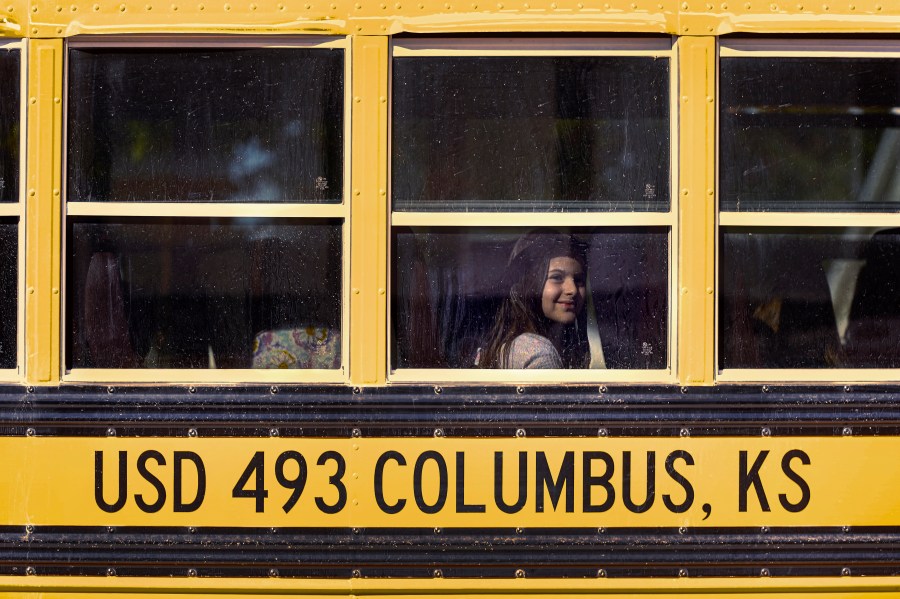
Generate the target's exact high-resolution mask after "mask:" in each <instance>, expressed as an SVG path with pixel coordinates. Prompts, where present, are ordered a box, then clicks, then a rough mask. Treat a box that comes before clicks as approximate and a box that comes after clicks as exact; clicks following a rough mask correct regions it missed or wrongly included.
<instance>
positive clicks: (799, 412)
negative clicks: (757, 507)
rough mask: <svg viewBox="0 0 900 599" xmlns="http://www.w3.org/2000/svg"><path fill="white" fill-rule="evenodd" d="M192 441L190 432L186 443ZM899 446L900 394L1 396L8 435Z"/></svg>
mask: <svg viewBox="0 0 900 599" xmlns="http://www.w3.org/2000/svg"><path fill="white" fill-rule="evenodd" d="M191 429H193V432H190V431H191ZM436 429H440V433H441V434H443V435H445V436H448V437H454V436H460V437H473V436H474V437H509V436H513V435H515V434H516V433H517V431H518V430H519V429H522V430H524V431H525V433H526V434H527V435H528V436H545V435H546V436H597V435H608V436H612V437H616V436H663V437H670V436H687V435H689V436H760V435H772V436H809V435H816V436H834V435H900V386H859V387H853V388H850V387H840V386H817V387H798V386H778V387H776V386H771V387H770V386H760V385H719V386H715V387H690V388H680V387H672V386H655V387H635V386H618V387H608V388H607V387H599V386H584V385H571V386H570V385H565V386H537V385H536V386H522V387H515V386H508V385H507V386H503V385H495V386H444V387H433V386H421V385H415V386H413V385H410V386H404V385H394V386H388V387H379V388H361V389H360V388H353V387H349V386H345V385H334V386H286V385H281V386H273V387H268V386H267V387H259V386H256V387H196V388H194V387H176V386H167V387H144V386H116V387H106V386H96V385H94V386H92V385H88V386H69V385H63V386H60V387H47V388H43V387H36V388H32V387H27V388H26V387H0V435H5V436H20V435H26V434H31V435H48V436H106V435H107V434H116V435H119V436H146V435H156V436H175V437H179V436H187V435H189V434H197V435H199V436H221V437H229V436H231V437H257V436H269V435H273V434H277V435H280V436H283V437H295V436H297V437H299V436H303V437H349V436H353V435H361V436H365V437H417V436H419V437H422V436H428V437H430V436H432V435H434V434H435V431H436Z"/></svg>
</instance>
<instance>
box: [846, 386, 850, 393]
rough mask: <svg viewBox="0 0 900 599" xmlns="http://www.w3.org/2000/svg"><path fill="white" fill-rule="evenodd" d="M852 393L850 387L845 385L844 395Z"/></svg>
mask: <svg viewBox="0 0 900 599" xmlns="http://www.w3.org/2000/svg"><path fill="white" fill-rule="evenodd" d="M850 391H851V389H850V385H845V386H844V393H850Z"/></svg>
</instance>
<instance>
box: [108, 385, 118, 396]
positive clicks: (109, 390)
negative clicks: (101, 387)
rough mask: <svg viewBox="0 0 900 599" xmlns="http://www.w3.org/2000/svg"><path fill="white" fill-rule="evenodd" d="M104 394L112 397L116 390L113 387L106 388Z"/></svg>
mask: <svg viewBox="0 0 900 599" xmlns="http://www.w3.org/2000/svg"><path fill="white" fill-rule="evenodd" d="M106 392H107V393H109V394H110V395H112V394H113V393H115V392H116V388H115V387H107V388H106Z"/></svg>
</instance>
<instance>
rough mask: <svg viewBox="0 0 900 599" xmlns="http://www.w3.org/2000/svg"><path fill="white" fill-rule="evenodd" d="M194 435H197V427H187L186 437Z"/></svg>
mask: <svg viewBox="0 0 900 599" xmlns="http://www.w3.org/2000/svg"><path fill="white" fill-rule="evenodd" d="M196 436H197V429H195V428H189V429H188V437H196Z"/></svg>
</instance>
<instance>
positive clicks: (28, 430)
mask: <svg viewBox="0 0 900 599" xmlns="http://www.w3.org/2000/svg"><path fill="white" fill-rule="evenodd" d="M36 433H37V431H35V430H34V429H33V428H31V427H30V426H29V427H28V428H26V429H25V436H27V437H33V436H34V435H35V434H36Z"/></svg>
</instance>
